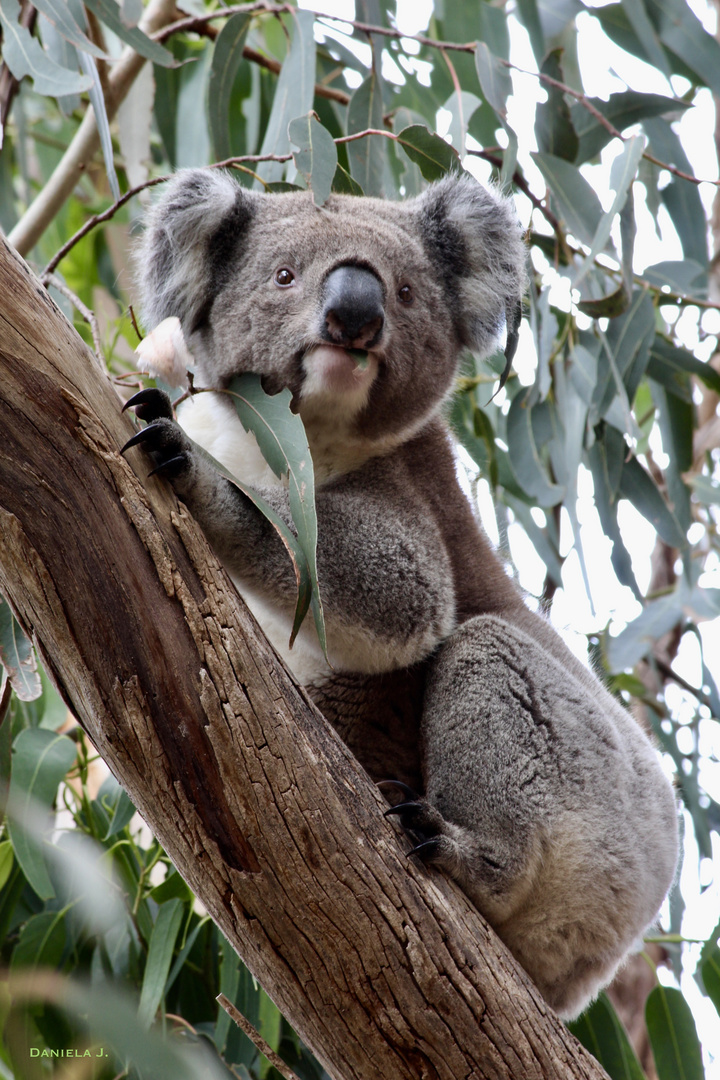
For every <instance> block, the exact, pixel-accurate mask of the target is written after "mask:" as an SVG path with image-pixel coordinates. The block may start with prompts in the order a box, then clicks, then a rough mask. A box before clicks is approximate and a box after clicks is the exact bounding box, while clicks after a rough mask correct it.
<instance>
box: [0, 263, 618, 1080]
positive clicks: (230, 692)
mask: <svg viewBox="0 0 720 1080" xmlns="http://www.w3.org/2000/svg"><path fill="white" fill-rule="evenodd" d="M0 430H2V432H3V441H2V445H1V446H0V590H1V591H2V592H3V593H4V594H5V595H6V596H7V598H8V599H9V601H10V603H11V604H12V606H13V608H14V610H15V611H16V613H17V614H18V616H19V618H20V620H21V622H22V624H23V625H24V627H25V628H26V630H27V631H29V632H30V633H31V634H32V636H33V638H34V640H35V642H36V644H37V647H38V650H39V653H40V655H41V658H42V661H43V663H44V664H45V665H46V666H47V669H48V671H49V673H50V674H51V676H52V677H53V679H54V680H55V682H56V683H57V685H58V687H59V688H60V689H61V692H62V693H63V694H64V696H65V698H66V699H67V701H68V703H69V704H70V705H71V707H72V709H73V710H74V712H75V713H76V715H77V716H78V718H79V720H80V722H81V723H82V725H83V727H84V728H85V729H86V731H87V732H88V735H89V736H90V738H91V739H92V741H93V743H94V744H95V746H96V747H97V748H98V750H99V751H100V753H101V754H102V756H103V757H104V758H105V760H106V761H107V763H108V765H109V766H110V768H111V769H112V771H113V773H114V774H115V776H116V777H117V778H118V780H119V781H120V782H121V783H122V784H123V786H124V787H125V788H126V790H127V791H128V793H129V795H130V797H131V798H132V800H133V801H134V803H135V805H136V806H137V807H138V809H139V811H140V813H141V814H142V815H143V817H144V818H145V820H146V821H147V823H148V824H149V825H150V827H151V828H152V830H153V831H154V833H155V834H156V835H157V837H158V838H159V840H160V841H161V843H162V844H163V845H164V847H165V849H166V850H167V852H168V854H169V855H170V857H171V858H172V860H173V862H174V863H175V865H176V866H177V867H178V869H179V871H180V872H181V874H182V875H183V877H184V878H185V879H186V880H187V881H188V883H189V884H190V886H191V887H192V889H193V890H194V891H195V892H196V894H197V895H198V896H199V898H200V899H201V900H202V902H203V904H204V905H205V906H206V907H207V909H208V911H209V912H210V913H211V915H212V916H213V918H214V919H215V920H216V922H217V924H218V925H219V926H220V928H221V929H222V931H223V933H224V934H225V935H226V936H227V937H228V939H229V940H230V941H231V942H232V944H233V946H234V947H235V948H236V949H237V951H238V953H239V955H240V956H241V957H242V959H243V960H244V961H245V963H246V964H247V965H248V967H249V968H250V970H251V971H252V972H253V974H254V975H255V976H256V977H257V978H258V980H259V981H260V982H261V984H262V985H263V986H264V987H265V988H266V989H267V991H268V992H269V994H270V995H271V997H272V998H273V999H274V1000H275V1001H276V1003H277V1004H278V1006H279V1007H280V1009H281V1010H282V1012H283V1013H284V1014H285V1015H286V1016H287V1017H288V1019H289V1020H290V1022H291V1023H292V1024H293V1026H294V1027H295V1028H296V1029H297V1030H298V1032H299V1034H300V1035H301V1037H302V1038H303V1039H304V1040H305V1042H306V1043H307V1044H308V1045H309V1046H310V1047H311V1048H312V1049H313V1051H314V1052H315V1053H316V1054H317V1056H318V1058H319V1059H320V1060H321V1061H322V1062H323V1063H324V1065H325V1067H326V1068H327V1070H328V1071H329V1072H330V1074H331V1075H332V1076H333V1077H335V1078H336V1080H350V1078H352V1080H370V1078H372V1080H377V1078H380V1077H382V1078H384V1080H406V1078H407V1080H409V1078H416V1080H417V1078H420V1077H423V1078H438V1080H440V1078H443V1080H459V1078H461V1077H462V1078H470V1077H476V1078H485V1077H487V1078H493V1080H495V1078H497V1080H500V1078H503V1080H509V1078H514V1080H540V1078H550V1077H556V1078H563V1080H568V1078H581V1077H582V1078H586V1080H599V1078H601V1077H604V1076H605V1073H604V1072H603V1071H602V1069H600V1067H599V1066H598V1065H597V1063H596V1062H595V1061H594V1060H593V1059H592V1058H591V1057H590V1056H589V1055H588V1054H587V1053H586V1052H585V1051H584V1050H583V1048H582V1047H580V1045H579V1044H578V1043H577V1042H576V1041H575V1039H574V1038H573V1037H572V1036H571V1035H570V1034H569V1032H568V1031H567V1030H566V1029H565V1027H564V1026H563V1025H562V1024H561V1023H560V1022H559V1020H558V1019H557V1018H556V1017H555V1015H554V1014H553V1013H552V1011H551V1010H550V1009H549V1007H548V1006H546V1005H545V1003H544V1002H543V1001H542V999H541V998H540V995H539V994H538V992H537V991H536V990H535V988H534V986H533V985H532V984H531V983H530V981H529V979H528V978H527V976H525V975H524V973H523V972H522V971H521V970H520V969H519V968H518V966H517V965H516V964H515V962H514V961H513V959H512V957H511V956H510V955H509V954H508V953H507V951H506V950H505V949H504V947H503V946H502V944H501V943H500V942H499V941H498V940H497V938H495V936H494V935H493V934H492V932H491V931H490V930H489V929H488V927H487V925H486V924H485V923H484V921H483V920H482V918H481V917H480V916H479V915H478V913H477V912H476V911H475V910H474V908H473V907H472V906H471V905H470V903H469V902H468V900H467V899H466V898H465V897H464V895H463V894H462V893H461V892H460V891H459V890H458V889H457V888H456V887H455V886H454V885H453V884H452V883H451V882H449V881H447V880H446V879H445V878H444V877H443V876H442V875H441V874H439V873H437V872H432V871H428V870H426V869H424V868H423V867H421V866H416V865H415V864H414V861H412V860H408V858H407V855H406V852H407V850H408V844H407V841H406V839H405V838H404V837H403V836H402V835H401V833H400V832H399V830H398V827H397V826H396V825H395V824H394V823H391V822H390V821H388V820H386V819H384V818H383V816H382V811H383V809H384V804H383V802H382V800H381V798H380V796H379V795H378V793H377V791H376V789H375V788H374V786H373V785H372V784H371V783H370V781H369V780H368V778H367V776H366V774H365V773H364V772H363V770H362V769H361V768H360V766H359V765H358V764H357V762H356V761H355V759H354V758H353V757H352V755H351V754H350V753H349V751H348V750H347V749H346V748H345V747H344V745H343V744H342V743H341V742H340V740H339V739H338V738H337V736H336V735H335V733H334V731H332V729H331V728H330V727H329V725H328V724H327V723H326V722H325V720H324V719H323V718H322V717H321V716H320V714H319V713H318V712H317V711H316V710H315V709H314V707H313V706H312V705H311V703H310V702H309V701H308V699H307V698H306V696H305V695H304V694H303V692H302V691H301V690H298V688H297V687H296V686H295V685H294V684H293V682H292V680H291V678H290V676H289V675H288V674H287V672H286V671H285V670H284V668H283V667H282V665H281V664H280V662H279V661H278V660H277V658H276V656H275V654H274V653H273V652H272V650H271V648H270V646H269V645H268V643H267V642H266V640H265V639H264V638H263V637H262V635H261V634H260V633H259V632H258V630H257V628H256V626H255V624H254V623H253V620H252V618H251V616H250V615H249V614H248V613H247V611H246V609H244V607H243V606H242V604H241V602H240V601H239V599H238V597H237V595H236V594H235V593H234V591H233V589H232V587H231V586H230V585H229V583H228V581H227V579H226V577H225V575H224V572H223V571H222V569H221V568H220V567H219V565H218V563H217V561H216V559H215V558H214V557H213V555H212V554H211V552H210V550H209V548H208V546H207V544H206V542H205V540H204V537H203V536H202V534H201V533H200V531H199V529H198V528H197V526H196V525H195V523H194V522H193V521H192V519H191V518H190V517H189V515H188V513H187V512H186V510H185V509H184V507H183V506H182V505H180V504H178V503H177V501H176V500H175V498H174V496H173V495H172V494H171V493H170V491H169V489H168V488H167V487H166V486H165V485H164V484H163V483H162V482H161V481H156V480H154V479H151V480H149V481H148V483H147V486H144V485H143V483H142V482H141V481H140V480H139V479H138V477H137V476H136V474H135V473H134V472H133V470H132V468H131V467H130V465H129V464H128V463H127V462H126V461H125V460H123V458H121V457H120V455H119V453H118V447H119V446H121V445H122V443H123V442H124V441H125V439H126V438H127V437H128V435H129V434H130V433H131V421H130V420H129V418H127V417H122V416H121V415H120V409H119V403H118V399H117V396H116V394H115V392H114V390H113V388H112V386H111V385H110V383H109V382H108V380H107V378H106V377H105V375H104V373H103V372H102V371H101V370H100V368H99V365H98V363H97V361H96V360H95V358H94V357H93V356H92V354H91V353H90V352H89V350H88V349H87V348H86V347H85V346H84V345H83V343H82V342H81V341H80V339H79V337H78V336H77V335H76V334H75V332H74V330H73V329H72V327H70V326H69V324H68V323H67V322H66V320H65V319H64V317H63V316H62V314H61V313H60V312H59V311H58V310H57V309H56V308H55V307H54V305H53V303H52V301H51V300H50V299H49V297H48V295H47V293H46V292H45V290H44V289H43V288H42V286H41V285H40V284H39V282H38V281H37V280H36V279H35V278H34V277H33V275H32V274H31V273H30V271H29V270H28V268H27V267H26V266H25V264H24V263H23V262H22V261H21V260H20V259H19V257H18V256H17V255H15V254H14V253H13V252H12V251H11V249H10V248H9V246H8V245H7V244H5V243H2V245H1V251H0ZM138 460H140V461H141V459H137V458H136V461H138ZM140 467H141V471H142V462H141V466H140Z"/></svg>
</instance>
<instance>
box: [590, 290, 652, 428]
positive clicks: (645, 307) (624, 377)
mask: <svg viewBox="0 0 720 1080" xmlns="http://www.w3.org/2000/svg"><path fill="white" fill-rule="evenodd" d="M654 338H655V309H654V307H653V303H652V300H651V299H650V297H649V295H648V294H647V293H646V292H643V291H642V290H641V289H637V290H636V291H635V293H634V294H633V296H632V299H631V303H630V306H629V307H628V308H627V310H626V311H624V312H623V314H622V315H620V316H618V317H617V318H615V319H611V320H610V322H609V323H608V328H607V330H606V331H605V334H604V335H603V338H602V340H603V346H604V347H603V349H602V350H601V352H600V355H599V367H598V381H597V385H596V389H595V396H594V405H595V406H596V408H597V411H598V414H599V415H600V416H605V415H606V413H607V411H608V409H609V408H610V405H611V403H612V401H613V399H614V398H615V396H616V395H617V394H621V395H626V397H627V401H628V402H630V403H631V402H632V400H633V398H634V397H635V392H636V391H637V388H638V386H639V384H640V380H641V378H642V377H643V375H644V373H645V368H646V367H647V364H648V361H649V357H650V347H651V345H652V342H653V340H654Z"/></svg>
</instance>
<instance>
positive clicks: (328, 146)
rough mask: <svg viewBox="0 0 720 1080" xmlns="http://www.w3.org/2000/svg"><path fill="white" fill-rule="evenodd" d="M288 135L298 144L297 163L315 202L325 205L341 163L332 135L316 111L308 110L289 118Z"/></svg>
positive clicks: (294, 154)
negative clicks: (302, 114)
mask: <svg viewBox="0 0 720 1080" xmlns="http://www.w3.org/2000/svg"><path fill="white" fill-rule="evenodd" d="M288 137H289V139H290V142H291V143H292V144H293V145H294V146H297V148H298V149H297V150H293V158H294V160H295V167H296V169H297V171H298V172H299V173H302V175H303V176H304V177H305V179H306V180H307V183H308V187H309V188H310V190H311V191H312V193H313V202H314V203H315V205H316V206H324V205H325V203H326V202H327V200H328V198H329V196H330V192H331V190H332V186H333V182H334V179H335V173H336V171H337V167H338V156H337V148H336V146H335V141H334V139H333V137H332V135H331V134H330V132H329V131H328V130H327V128H324V127H323V126H322V124H321V123H320V122H319V121H318V118H317V113H314V112H309V113H308V114H307V115H306V116H298V117H296V118H295V119H294V120H291V121H290V123H289V125H288Z"/></svg>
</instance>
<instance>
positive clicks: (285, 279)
mask: <svg viewBox="0 0 720 1080" xmlns="http://www.w3.org/2000/svg"><path fill="white" fill-rule="evenodd" d="M294 281H295V275H294V274H293V272H292V270H288V268H287V266H281V267H280V269H279V270H276V271H275V284H276V285H279V286H280V288H281V289H287V288H289V287H290V286H291V285H292V283H293V282H294Z"/></svg>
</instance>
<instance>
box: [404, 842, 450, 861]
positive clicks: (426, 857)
mask: <svg viewBox="0 0 720 1080" xmlns="http://www.w3.org/2000/svg"><path fill="white" fill-rule="evenodd" d="M441 845H442V841H441V838H440V837H439V836H433V837H432V838H431V839H430V840H423V841H422V843H420V844H416V845H415V847H414V848H412V849H411V850H410V851H408V855H417V857H418V858H419V859H422V860H423V862H428V861H430V860H432V859H435V858H436V857H437V855H438V854H439V851H440V847H441Z"/></svg>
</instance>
